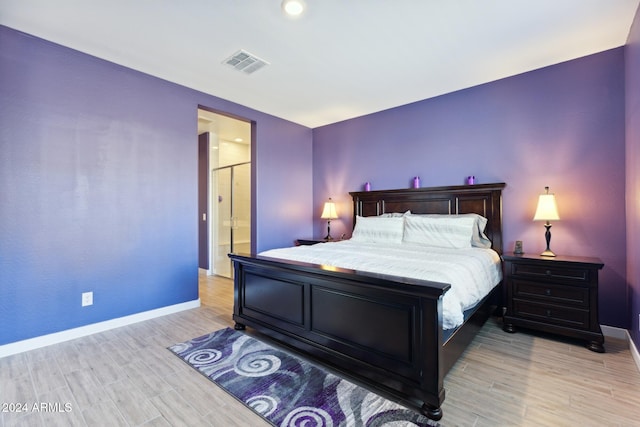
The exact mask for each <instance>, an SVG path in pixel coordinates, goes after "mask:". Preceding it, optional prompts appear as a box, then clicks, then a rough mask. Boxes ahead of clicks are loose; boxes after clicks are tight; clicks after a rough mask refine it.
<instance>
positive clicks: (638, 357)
mask: <svg viewBox="0 0 640 427" xmlns="http://www.w3.org/2000/svg"><path fill="white" fill-rule="evenodd" d="M627 339H628V340H629V350H630V351H631V356H632V357H633V360H635V362H636V368H638V372H640V353H639V352H638V347H636V344H635V343H634V342H633V340H632V339H631V335H629V332H627Z"/></svg>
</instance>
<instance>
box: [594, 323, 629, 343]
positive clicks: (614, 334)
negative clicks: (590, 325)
mask: <svg viewBox="0 0 640 427" xmlns="http://www.w3.org/2000/svg"><path fill="white" fill-rule="evenodd" d="M600 329H602V333H603V334H604V336H605V337H611V338H617V339H619V340H625V341H626V340H628V339H629V333H628V332H627V330H626V329H622V328H614V327H613V326H607V325H600Z"/></svg>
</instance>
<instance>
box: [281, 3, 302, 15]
mask: <svg viewBox="0 0 640 427" xmlns="http://www.w3.org/2000/svg"><path fill="white" fill-rule="evenodd" d="M305 6H306V5H305V3H304V1H303V0H282V10H284V12H285V13H286V14H287V15H289V16H292V17H296V16H300V15H301V14H302V12H304V9H305Z"/></svg>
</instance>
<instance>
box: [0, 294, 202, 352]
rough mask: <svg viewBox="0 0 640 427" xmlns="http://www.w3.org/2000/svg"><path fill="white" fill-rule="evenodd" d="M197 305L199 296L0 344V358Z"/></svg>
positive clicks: (198, 305)
mask: <svg viewBox="0 0 640 427" xmlns="http://www.w3.org/2000/svg"><path fill="white" fill-rule="evenodd" d="M198 307H200V298H198V299H196V300H193V301H187V302H183V303H180V304H175V305H170V306H167V307H162V308H157V309H155V310H149V311H143V312H142V313H136V314H132V315H130V316H124V317H118V318H116V319H111V320H105V321H104V322H98V323H92V324H91V325H86V326H80V327H79V328H73V329H67V330H66V331H61V332H55V333H53V334H48V335H42V336H40V337H35V338H29V339H27V340H23V341H17V342H14V343H11V344H5V345H2V346H0V358H3V357H6V356H10V355H12V354H17V353H22V352H24V351H29V350H35V349H36V348H41V347H46V346H48V345H52V344H58V343H61V342H64V341H69V340H72V339H75V338H80V337H84V336H87V335H91V334H95V333H97V332H104V331H108V330H109V329H115V328H119V327H121V326H126V325H131V324H133V323H138V322H142V321H144V320H149V319H153V318H156V317H161V316H166V315H167V314H172V313H177V312H179V311H184V310H189V309H192V308H198Z"/></svg>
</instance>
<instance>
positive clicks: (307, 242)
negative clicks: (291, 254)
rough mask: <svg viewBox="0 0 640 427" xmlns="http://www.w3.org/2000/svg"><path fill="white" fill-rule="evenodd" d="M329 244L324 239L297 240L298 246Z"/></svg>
mask: <svg viewBox="0 0 640 427" xmlns="http://www.w3.org/2000/svg"><path fill="white" fill-rule="evenodd" d="M325 242H328V240H324V239H297V240H296V246H308V245H315V244H316V243H325Z"/></svg>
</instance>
